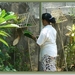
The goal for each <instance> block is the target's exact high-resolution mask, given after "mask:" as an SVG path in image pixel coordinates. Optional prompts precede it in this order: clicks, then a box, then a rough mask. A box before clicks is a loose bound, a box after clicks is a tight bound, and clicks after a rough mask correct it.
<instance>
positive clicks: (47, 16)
mask: <svg viewBox="0 0 75 75" xmlns="http://www.w3.org/2000/svg"><path fill="white" fill-rule="evenodd" d="M42 23H43V25H45V24H50V23H53V24H55V23H56V21H55V18H54V17H52V16H51V14H49V13H43V14H42Z"/></svg>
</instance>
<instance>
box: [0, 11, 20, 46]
mask: <svg viewBox="0 0 75 75" xmlns="http://www.w3.org/2000/svg"><path fill="white" fill-rule="evenodd" d="M16 19H17V17H16V15H15V14H14V13H13V12H6V11H5V10H1V11H0V35H1V36H3V37H7V36H9V34H8V33H6V32H5V31H3V30H2V29H4V28H13V27H19V26H18V25H16V24H12V23H8V21H10V20H16ZM0 42H2V43H4V44H5V45H6V46H8V43H7V42H6V41H5V40H4V39H3V38H1V37H0Z"/></svg>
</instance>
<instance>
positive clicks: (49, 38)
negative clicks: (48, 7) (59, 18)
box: [32, 13, 57, 71]
mask: <svg viewBox="0 0 75 75" xmlns="http://www.w3.org/2000/svg"><path fill="white" fill-rule="evenodd" d="M42 23H43V25H44V28H43V29H42V30H41V32H40V35H39V37H38V39H37V40H36V42H37V44H38V45H39V46H40V48H41V50H40V58H39V59H40V60H39V61H40V62H41V68H42V71H56V57H57V45H56V34H57V32H56V30H55V28H54V27H52V24H55V23H56V21H55V18H54V17H52V16H51V15H50V14H49V13H44V14H42ZM32 37H33V39H34V40H35V39H36V37H34V36H32Z"/></svg>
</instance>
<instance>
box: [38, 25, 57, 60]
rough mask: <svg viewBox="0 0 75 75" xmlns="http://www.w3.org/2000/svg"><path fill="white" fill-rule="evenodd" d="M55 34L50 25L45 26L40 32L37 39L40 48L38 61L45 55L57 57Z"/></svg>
mask: <svg viewBox="0 0 75 75" xmlns="http://www.w3.org/2000/svg"><path fill="white" fill-rule="evenodd" d="M56 34H57V32H56V30H55V29H54V28H53V27H52V25H47V26H45V27H44V28H43V29H42V30H41V32H40V35H39V38H38V39H37V44H38V45H39V46H40V48H41V50H40V61H41V58H42V57H43V56H44V55H45V54H47V55H49V56H52V57H56V56H57V45H56Z"/></svg>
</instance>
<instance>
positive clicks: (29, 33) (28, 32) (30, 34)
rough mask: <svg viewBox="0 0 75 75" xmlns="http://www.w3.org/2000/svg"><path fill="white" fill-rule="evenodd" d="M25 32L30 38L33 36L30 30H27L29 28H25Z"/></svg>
mask: <svg viewBox="0 0 75 75" xmlns="http://www.w3.org/2000/svg"><path fill="white" fill-rule="evenodd" d="M23 34H24V35H25V36H27V37H29V38H32V35H33V34H32V33H31V32H30V31H27V30H25V31H24V32H23Z"/></svg>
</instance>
